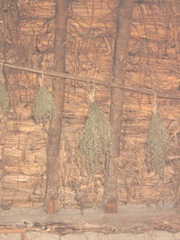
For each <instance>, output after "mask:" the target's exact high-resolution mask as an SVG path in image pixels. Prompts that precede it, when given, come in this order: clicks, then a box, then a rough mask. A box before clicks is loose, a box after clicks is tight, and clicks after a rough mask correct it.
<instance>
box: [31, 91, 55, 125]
mask: <svg viewBox="0 0 180 240" xmlns="http://www.w3.org/2000/svg"><path fill="white" fill-rule="evenodd" d="M54 110H55V105H54V101H53V98H52V95H51V94H50V93H49V91H48V90H47V88H46V87H44V86H40V89H39V91H38V93H37V96H36V99H35V103H34V108H33V112H34V119H35V122H36V123H44V122H46V121H47V119H51V118H52V116H53V115H54Z"/></svg>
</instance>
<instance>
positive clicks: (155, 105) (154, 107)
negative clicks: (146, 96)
mask: <svg viewBox="0 0 180 240" xmlns="http://www.w3.org/2000/svg"><path fill="white" fill-rule="evenodd" d="M152 112H153V114H156V113H157V93H156V92H154V101H153V103H152Z"/></svg>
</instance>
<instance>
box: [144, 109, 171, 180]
mask: <svg viewBox="0 0 180 240" xmlns="http://www.w3.org/2000/svg"><path fill="white" fill-rule="evenodd" d="M147 143H148V149H147V150H148V153H147V165H148V167H149V168H150V169H151V170H153V171H155V172H156V173H157V174H158V175H159V176H160V178H161V179H163V178H164V167H165V160H166V155H167V148H168V134H167V131H166V129H165V126H164V123H163V121H162V120H161V118H160V116H159V114H158V113H157V112H156V111H155V112H154V113H153V115H152V119H151V126H150V129H149V133H148V142H147Z"/></svg>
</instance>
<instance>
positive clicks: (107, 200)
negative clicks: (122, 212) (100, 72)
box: [103, 0, 134, 213]
mask: <svg viewBox="0 0 180 240" xmlns="http://www.w3.org/2000/svg"><path fill="white" fill-rule="evenodd" d="M133 7H134V0H128V1H127V0H119V5H118V10H117V22H116V24H117V26H116V37H115V46H114V59H113V76H114V78H113V80H112V81H113V83H117V84H119V85H120V86H123V85H124V83H125V74H126V67H127V52H128V41H129V36H130V30H131V22H132V12H133ZM123 98H124V93H123V90H122V89H118V88H113V87H112V88H111V105H110V123H111V126H112V131H113V134H112V135H113V136H112V158H111V161H110V166H109V173H108V174H106V175H105V182H104V199H103V208H104V212H106V213H116V212H117V211H118V192H117V170H118V159H119V155H120V134H121V122H122V115H123Z"/></svg>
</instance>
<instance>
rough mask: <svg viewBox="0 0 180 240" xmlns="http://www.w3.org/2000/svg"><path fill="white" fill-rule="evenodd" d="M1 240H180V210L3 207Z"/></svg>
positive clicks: (129, 206)
mask: <svg viewBox="0 0 180 240" xmlns="http://www.w3.org/2000/svg"><path fill="white" fill-rule="evenodd" d="M25 235H26V237H25ZM4 237H6V238H4ZM0 239H2V240H4V239H6V240H10V239H11V240H15V239H17V240H19V239H20V240H24V239H25V240H26V239H27V240H35V239H36V240H45V239H49V240H50V239H53V240H55V239H61V240H65V239H69V240H71V239H78V240H81V239H84V240H87V239H88V240H91V239H93V240H94V239H100V240H102V239H109V240H115V239H120V240H124V239H128V240H129V239H133V240H134V239H143V240H144V239H147V240H150V239H163V240H171V239H172V240H180V212H179V211H178V209H175V208H173V207H172V206H171V205H170V204H169V205H168V204H167V205H166V206H155V205H150V206H146V205H139V206H137V205H122V206H120V207H119V211H118V213H117V214H104V213H103V212H102V211H101V209H86V210H84V212H83V213H82V212H81V211H80V210H78V209H71V210H65V209H63V210H60V211H59V212H58V213H57V214H52V215H47V214H45V213H44V211H43V210H42V209H25V208H22V209H10V210H7V211H5V210H0Z"/></svg>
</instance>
